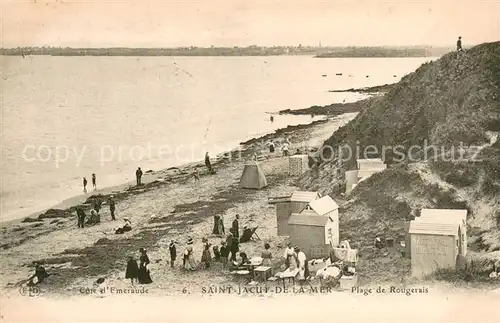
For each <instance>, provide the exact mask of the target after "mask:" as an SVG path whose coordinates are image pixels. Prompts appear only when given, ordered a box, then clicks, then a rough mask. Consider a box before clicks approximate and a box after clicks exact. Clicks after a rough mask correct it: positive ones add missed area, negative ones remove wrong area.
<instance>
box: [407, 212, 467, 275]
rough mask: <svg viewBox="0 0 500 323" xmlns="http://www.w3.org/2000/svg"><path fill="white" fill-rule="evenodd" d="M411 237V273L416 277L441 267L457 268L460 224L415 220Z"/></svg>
mask: <svg viewBox="0 0 500 323" xmlns="http://www.w3.org/2000/svg"><path fill="white" fill-rule="evenodd" d="M409 234H410V239H411V273H412V276H415V277H423V276H426V275H429V274H432V273H433V272H434V271H436V270H437V269H439V268H451V269H455V268H456V263H457V256H458V251H459V225H458V224H457V223H435V222H425V220H413V221H411V222H410V229H409Z"/></svg>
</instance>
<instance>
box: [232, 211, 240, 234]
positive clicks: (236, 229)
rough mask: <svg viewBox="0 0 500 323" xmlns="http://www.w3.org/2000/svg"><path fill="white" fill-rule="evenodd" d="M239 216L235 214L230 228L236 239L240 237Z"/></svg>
mask: <svg viewBox="0 0 500 323" xmlns="http://www.w3.org/2000/svg"><path fill="white" fill-rule="evenodd" d="M239 221H240V215H239V214H236V216H235V217H234V220H233V226H232V230H233V235H234V236H235V237H237V238H239V237H240V222H239Z"/></svg>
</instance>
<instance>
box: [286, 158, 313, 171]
mask: <svg viewBox="0 0 500 323" xmlns="http://www.w3.org/2000/svg"><path fill="white" fill-rule="evenodd" d="M307 170H309V156H307V155H294V156H290V157H288V172H289V174H290V176H299V175H302V174H304V173H305V172H306V171H307Z"/></svg>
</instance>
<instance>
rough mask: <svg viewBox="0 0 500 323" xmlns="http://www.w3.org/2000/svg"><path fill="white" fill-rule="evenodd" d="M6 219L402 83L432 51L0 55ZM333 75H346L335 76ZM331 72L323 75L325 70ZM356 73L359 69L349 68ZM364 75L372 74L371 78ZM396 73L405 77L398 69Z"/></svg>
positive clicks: (229, 145)
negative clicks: (347, 55)
mask: <svg viewBox="0 0 500 323" xmlns="http://www.w3.org/2000/svg"><path fill="white" fill-rule="evenodd" d="M1 59H2V66H1V74H2V88H3V93H2V100H3V106H2V131H3V133H2V145H3V147H2V191H1V197H2V198H1V200H2V201H1V203H2V220H8V219H11V218H14V217H19V216H24V215H27V214H30V213H32V212H34V211H37V210H40V209H43V208H45V207H50V206H51V205H54V204H56V203H58V202H60V201H61V200H63V199H65V198H68V197H71V196H74V195H77V194H80V193H81V189H82V187H81V178H82V176H86V177H87V179H88V180H89V186H90V184H91V183H90V175H91V173H93V172H94V173H96V174H97V178H98V186H99V187H105V186H111V185H115V184H119V183H123V182H125V181H127V180H131V179H133V178H134V171H135V169H136V168H137V166H141V167H142V169H143V170H148V169H161V168H165V167H170V166H173V165H179V164H182V163H185V162H189V161H194V160H202V158H203V155H204V153H205V151H206V150H209V151H210V152H211V155H212V157H214V156H215V155H216V153H218V152H221V151H225V150H228V149H231V148H234V147H235V146H237V145H238V143H239V142H241V141H243V140H245V139H249V138H250V137H254V136H256V135H262V134H265V133H268V132H271V131H274V130H275V129H277V128H282V127H286V126H287V125H289V124H300V123H308V122H310V121H311V120H312V119H311V118H310V117H309V116H275V122H274V123H271V122H270V121H269V114H267V113H270V112H271V113H272V112H276V111H279V110H282V109H300V108H307V107H309V106H311V105H325V104H330V103H333V102H342V101H344V100H345V101H346V102H352V101H355V100H358V99H360V98H363V96H362V95H359V94H352V93H350V94H347V93H328V90H330V89H339V88H340V89H341V88H357V87H365V86H373V85H379V84H385V83H392V82H396V81H398V80H399V79H400V78H401V77H402V76H403V75H404V74H408V73H410V72H412V71H413V70H415V69H416V68H417V67H418V66H419V65H420V64H421V63H423V62H424V61H428V60H429V59H428V58H426V59H422V58H391V59H314V58H312V57H304V56H299V57H189V58H188V57H140V58H136V57H49V56H47V57H44V56H34V57H26V58H24V59H23V58H22V57H2V58H1ZM335 73H343V75H342V76H335ZM323 74H327V75H328V76H327V77H322V75H323ZM349 75H351V76H349ZM366 75H369V76H370V77H369V78H367V77H366ZM393 75H397V77H393Z"/></svg>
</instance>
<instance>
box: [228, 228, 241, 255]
mask: <svg viewBox="0 0 500 323" xmlns="http://www.w3.org/2000/svg"><path fill="white" fill-rule="evenodd" d="M230 250H231V258H230V260H231V261H236V254H237V253H238V251H240V241H239V238H238V237H237V236H236V235H234V232H233V234H232V235H231V249H230Z"/></svg>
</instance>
